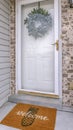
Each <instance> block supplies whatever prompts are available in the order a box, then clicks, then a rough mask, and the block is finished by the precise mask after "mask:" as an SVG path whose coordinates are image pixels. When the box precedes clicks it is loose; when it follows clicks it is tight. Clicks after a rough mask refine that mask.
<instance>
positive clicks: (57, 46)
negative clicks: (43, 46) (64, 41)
mask: <svg viewBox="0 0 73 130" xmlns="http://www.w3.org/2000/svg"><path fill="white" fill-rule="evenodd" d="M55 45H56V50H57V51H58V50H59V40H57V41H56V42H55Z"/></svg>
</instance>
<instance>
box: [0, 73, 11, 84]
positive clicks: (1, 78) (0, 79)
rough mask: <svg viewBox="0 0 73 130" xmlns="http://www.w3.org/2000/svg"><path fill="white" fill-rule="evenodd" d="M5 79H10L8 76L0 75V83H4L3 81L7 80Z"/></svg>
mask: <svg viewBox="0 0 73 130" xmlns="http://www.w3.org/2000/svg"><path fill="white" fill-rule="evenodd" d="M7 78H10V74H6V75H1V76H0V82H1V81H4V80H5V79H7Z"/></svg>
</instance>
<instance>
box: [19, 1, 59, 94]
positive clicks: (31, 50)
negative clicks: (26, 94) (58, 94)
mask: <svg viewBox="0 0 73 130" xmlns="http://www.w3.org/2000/svg"><path fill="white" fill-rule="evenodd" d="M25 3H26V2H25ZM27 3H28V2H27ZM37 7H38V3H37V2H34V0H33V2H31V3H29V4H23V5H22V6H21V34H20V35H21V69H20V71H21V89H22V90H25V91H30V92H41V93H55V86H56V81H55V79H56V77H55V76H56V74H55V64H56V62H55V60H56V59H55V58H56V53H57V54H58V50H57V48H56V46H55V44H54V43H55V41H56V40H57V38H58V34H57V33H58V24H57V23H58V19H57V18H56V16H55V14H56V12H55V5H54V0H47V1H44V0H42V1H40V7H41V8H43V9H45V10H47V11H48V12H49V13H50V15H51V17H52V21H51V22H52V27H51V29H49V31H48V33H46V34H45V35H44V36H43V37H41V38H37V39H35V38H34V37H33V36H29V33H28V28H27V27H26V25H25V24H24V20H25V19H26V17H28V14H29V13H30V12H31V11H32V9H33V8H37ZM36 24H37V23H36ZM55 30H56V31H55ZM18 33H19V32H18ZM20 35H19V37H20ZM18 42H19V41H18ZM19 44H20V43H19ZM19 64H20V63H19ZM57 67H58V66H57ZM57 67H56V68H57Z"/></svg>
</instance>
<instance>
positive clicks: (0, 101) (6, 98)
mask: <svg viewBox="0 0 73 130" xmlns="http://www.w3.org/2000/svg"><path fill="white" fill-rule="evenodd" d="M7 101H8V95H6V97H5V98H3V99H1V100H0V107H1V106H2V105H3V104H4V103H5V102H7Z"/></svg>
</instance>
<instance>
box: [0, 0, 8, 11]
mask: <svg viewBox="0 0 73 130" xmlns="http://www.w3.org/2000/svg"><path fill="white" fill-rule="evenodd" d="M0 4H2V5H4V6H5V7H6V8H7V9H10V6H9V4H8V3H7V2H6V1H5V0H0Z"/></svg>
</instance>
